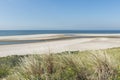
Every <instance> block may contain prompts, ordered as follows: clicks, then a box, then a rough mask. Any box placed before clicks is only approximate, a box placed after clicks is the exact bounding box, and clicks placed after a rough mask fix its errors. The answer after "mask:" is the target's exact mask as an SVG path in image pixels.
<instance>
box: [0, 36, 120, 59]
mask: <svg viewBox="0 0 120 80" xmlns="http://www.w3.org/2000/svg"><path fill="white" fill-rule="evenodd" d="M84 36H86V37H84ZM5 39H6V40H7V41H9V40H10V41H12V40H13V42H14V40H18V41H20V40H38V42H33V43H32V42H30V43H24V44H12V45H0V57H3V56H9V55H26V54H36V53H37V54H47V53H49V52H51V53H58V52H63V51H77V50H78V51H83V50H97V49H107V48H113V47H120V34H74V35H64V34H45V35H29V36H28V35H26V36H25V35H24V36H7V37H0V41H2V40H5ZM49 39H51V40H50V41H49ZM39 40H43V42H39Z"/></svg>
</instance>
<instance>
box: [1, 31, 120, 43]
mask: <svg viewBox="0 0 120 80" xmlns="http://www.w3.org/2000/svg"><path fill="white" fill-rule="evenodd" d="M34 34H66V35H71V34H120V30H0V37H2V36H17V35H34ZM43 41H45V40H22V41H1V40H0V45H13V44H24V43H35V42H43Z"/></svg>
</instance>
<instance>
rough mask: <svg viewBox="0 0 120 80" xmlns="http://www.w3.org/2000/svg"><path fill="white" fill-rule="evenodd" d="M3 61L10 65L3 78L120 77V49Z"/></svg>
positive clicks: (63, 79)
mask: <svg viewBox="0 0 120 80" xmlns="http://www.w3.org/2000/svg"><path fill="white" fill-rule="evenodd" d="M3 59H4V60H3ZM14 60H15V63H14ZM7 61H9V62H7ZM0 62H2V64H4V67H3V68H5V66H7V67H8V66H10V67H9V68H5V69H7V70H4V71H8V72H4V71H3V72H4V73H6V74H4V73H3V74H2V73H0V77H1V79H4V80H120V48H112V49H106V50H96V51H82V52H79V51H71V52H63V53H58V54H43V55H37V54H36V55H26V56H20V57H19V56H17V58H16V56H14V57H13V56H11V57H9V58H8V57H5V58H0ZM6 62H7V63H6ZM2 64H1V65H2ZM2 70H3V69H2V68H1V69H0V71H2Z"/></svg>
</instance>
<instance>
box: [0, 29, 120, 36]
mask: <svg viewBox="0 0 120 80" xmlns="http://www.w3.org/2000/svg"><path fill="white" fill-rule="evenodd" d="M81 33H82V34H119V33H120V30H0V36H15V35H33V34H81Z"/></svg>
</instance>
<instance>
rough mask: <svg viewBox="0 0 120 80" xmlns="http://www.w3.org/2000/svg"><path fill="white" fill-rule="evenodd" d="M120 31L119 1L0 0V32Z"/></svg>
mask: <svg viewBox="0 0 120 80" xmlns="http://www.w3.org/2000/svg"><path fill="white" fill-rule="evenodd" d="M9 29H10V30H11V29H18V30H28V29H30V30H38V29H40V30H41V29H43V30H45V29H47V30H49V29H54V30H59V29H60V30H64V29H65V30H83V29H85V30H93V29H98V30H99V29H110V30H113V29H120V0H0V30H9Z"/></svg>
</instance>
